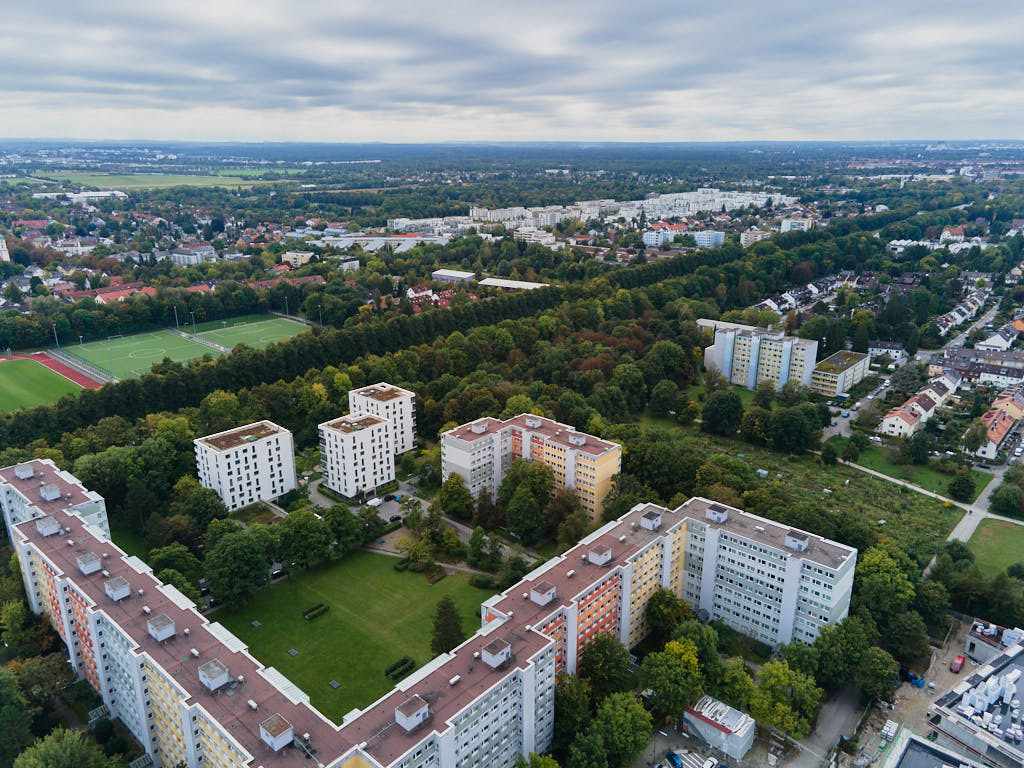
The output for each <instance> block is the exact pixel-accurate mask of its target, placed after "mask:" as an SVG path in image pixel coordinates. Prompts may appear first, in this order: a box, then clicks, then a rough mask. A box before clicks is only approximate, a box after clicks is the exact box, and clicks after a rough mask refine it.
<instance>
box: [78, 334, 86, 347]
mask: <svg viewBox="0 0 1024 768" xmlns="http://www.w3.org/2000/svg"><path fill="white" fill-rule="evenodd" d="M78 346H79V347H81V348H82V349H85V344H84V343H83V342H82V337H81V336H79V337H78Z"/></svg>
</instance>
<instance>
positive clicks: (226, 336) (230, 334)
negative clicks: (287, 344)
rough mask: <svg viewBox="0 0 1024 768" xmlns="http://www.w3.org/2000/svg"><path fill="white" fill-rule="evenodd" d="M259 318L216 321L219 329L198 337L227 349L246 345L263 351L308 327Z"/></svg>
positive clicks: (202, 332)
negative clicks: (255, 319) (253, 319)
mask: <svg viewBox="0 0 1024 768" xmlns="http://www.w3.org/2000/svg"><path fill="white" fill-rule="evenodd" d="M259 318H260V319H259V320H258V321H247V320H243V319H239V318H232V319H231V320H225V321H222V322H221V321H217V322H218V324H219V327H217V328H216V329H211V330H207V331H200V332H199V335H200V336H201V337H202V338H204V339H207V340H209V341H212V342H213V343H214V344H220V345H221V346H222V347H227V348H228V349H231V348H233V347H234V346H236V345H237V344H248V345H249V346H250V347H253V348H254V349H263V348H264V347H267V346H270V345H271V344H276V343H277V342H279V341H281V340H282V339H290V338H291V337H292V336H295V335H296V334H299V333H302V332H303V331H308V330H309V326H307V325H304V324H302V323H300V322H297V321H295V320H288V319H287V318H284V317H271V318H269V319H268V318H267V316H266V315H260V316H259Z"/></svg>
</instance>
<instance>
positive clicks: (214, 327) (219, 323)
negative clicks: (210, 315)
mask: <svg viewBox="0 0 1024 768" xmlns="http://www.w3.org/2000/svg"><path fill="white" fill-rule="evenodd" d="M272 317H276V315H270V314H267V313H266V312H255V313H253V314H249V315H237V316H235V317H226V318H224V319H223V320H207V321H206V322H203V323H196V324H195V326H193V325H192V323H191V321H186V322H185V324H184V325H182V326H181V330H183V331H186V332H188V333H193V332H195V333H203V331H219V330H220V329H221V328H223V327H224V323H225V322H227V324H228V325H235V324H236V323H259V322H262V321H263V320H269V319H270V318H272ZM193 328H194V331H193Z"/></svg>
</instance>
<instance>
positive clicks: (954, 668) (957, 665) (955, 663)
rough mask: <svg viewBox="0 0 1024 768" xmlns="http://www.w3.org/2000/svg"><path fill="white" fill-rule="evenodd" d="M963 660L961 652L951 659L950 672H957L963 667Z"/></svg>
mask: <svg viewBox="0 0 1024 768" xmlns="http://www.w3.org/2000/svg"><path fill="white" fill-rule="evenodd" d="M965 661H966V659H965V658H964V657H963V654H960V655H959V656H957V657H956V658H955V659H953V660H952V661H951V662H949V671H950V672H959V671H960V670H961V669H963V668H964V662H965Z"/></svg>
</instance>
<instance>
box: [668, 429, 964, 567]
mask: <svg viewBox="0 0 1024 768" xmlns="http://www.w3.org/2000/svg"><path fill="white" fill-rule="evenodd" d="M681 429H685V430H686V433H687V434H688V435H691V436H692V440H691V445H692V446H693V447H694V448H696V450H697V451H698V452H699V453H701V454H706V455H710V454H714V453H725V454H729V455H732V456H743V458H744V460H745V461H746V462H747V463H748V464H749V465H750V466H751V467H752V468H753V469H755V470H757V469H764V470H767V471H768V479H769V480H775V479H776V475H777V474H778V475H781V476H782V477H781V478H779V481H780V482H782V483H783V484H784V485H785V489H786V492H787V493H788V494H789V495H790V497H791V498H792V500H793V501H794V502H796V503H805V504H815V505H819V506H827V508H829V509H844V510H849V511H852V512H855V513H857V514H858V515H860V516H861V517H863V518H864V519H865V520H867V521H868V522H870V523H871V525H872V526H878V528H879V530H880V531H882V532H883V533H884V534H885V536H887V537H889V538H891V539H892V540H893V541H894V542H896V543H897V544H899V545H900V546H902V547H903V548H904V549H906V550H907V551H909V552H914V553H917V554H918V555H919V556H920V557H923V558H925V559H927V558H929V557H931V555H932V554H934V553H935V551H936V550H937V549H938V547H939V545H940V544H941V543H942V542H943V541H945V540H946V536H948V535H949V532H950V531H951V530H953V526H955V525H956V523H957V521H959V520H960V518H961V517H962V516H963V514H964V512H963V510H962V509H960V508H959V507H956V506H953V505H951V504H946V503H944V502H941V501H938V500H936V499H933V498H931V497H928V496H925V495H923V494H920V493H917V492H916V491H912V490H910V489H907V488H900V487H898V486H894V485H893V484H892V483H889V482H888V481H886V480H882V479H880V478H877V477H872V476H871V475H868V474H865V473H864V472H861V471H860V470H857V469H853V468H852V467H847V466H845V465H842V464H837V465H836V466H832V467H825V466H823V465H822V464H821V462H820V460H819V459H818V457H817V456H813V455H810V454H808V455H804V456H796V457H793V458H790V457H789V456H786V455H783V454H780V453H775V452H774V451H769V450H767V449H766V448H760V447H758V446H755V445H751V444H749V443H745V442H743V441H742V440H740V439H738V438H724V437H718V436H717V435H708V434H705V433H703V432H699V431H697V430H696V429H695V428H691V427H683V428H681ZM847 481H849V485H847ZM826 489H827V490H828V491H830V493H826ZM879 520H885V524H884V525H883V526H880V525H879V524H878V521H879Z"/></svg>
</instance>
